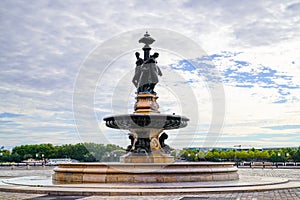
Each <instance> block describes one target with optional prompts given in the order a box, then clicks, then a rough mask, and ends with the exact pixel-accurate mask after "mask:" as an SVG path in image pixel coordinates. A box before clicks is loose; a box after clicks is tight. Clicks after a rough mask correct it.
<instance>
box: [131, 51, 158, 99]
mask: <svg viewBox="0 0 300 200" xmlns="http://www.w3.org/2000/svg"><path fill="white" fill-rule="evenodd" d="M137 53H138V52H137ZM137 53H136V56H137V62H136V64H137V66H136V69H135V75H134V77H133V80H132V82H133V84H134V85H135V87H136V88H137V93H138V94H140V93H150V94H156V93H155V92H154V87H155V85H156V84H157V83H158V76H162V73H161V70H160V68H159V67H158V66H157V65H156V63H157V61H156V59H157V58H158V56H159V54H158V53H154V54H153V55H151V56H150V58H149V59H148V60H147V61H146V62H144V61H143V63H142V61H141V58H139V53H138V55H137ZM140 63H142V65H138V64H140Z"/></svg>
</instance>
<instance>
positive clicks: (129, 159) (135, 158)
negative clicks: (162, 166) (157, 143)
mask: <svg viewBox="0 0 300 200" xmlns="http://www.w3.org/2000/svg"><path fill="white" fill-rule="evenodd" d="M120 162H121V163H173V162H174V157H173V156H170V155H168V154H164V153H162V152H152V153H149V154H148V155H145V154H143V155H141V154H136V153H128V154H126V155H124V156H122V157H121V158H120Z"/></svg>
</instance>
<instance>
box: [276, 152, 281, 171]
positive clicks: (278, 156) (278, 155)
mask: <svg viewBox="0 0 300 200" xmlns="http://www.w3.org/2000/svg"><path fill="white" fill-rule="evenodd" d="M280 156H281V154H280V153H279V152H278V153H277V162H276V168H278V161H279V158H280Z"/></svg>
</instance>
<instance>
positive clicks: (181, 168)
mask: <svg viewBox="0 0 300 200" xmlns="http://www.w3.org/2000/svg"><path fill="white" fill-rule="evenodd" d="M233 164H234V163H211V162H197V163H196V162H193V163H190V162H182V163H171V164H160V163H70V164H60V165H59V166H58V167H57V168H55V169H54V174H53V175H52V181H53V183H54V184H70V183H170V182H204V181H231V180H238V179H239V175H238V173H237V168H236V167H234V166H233Z"/></svg>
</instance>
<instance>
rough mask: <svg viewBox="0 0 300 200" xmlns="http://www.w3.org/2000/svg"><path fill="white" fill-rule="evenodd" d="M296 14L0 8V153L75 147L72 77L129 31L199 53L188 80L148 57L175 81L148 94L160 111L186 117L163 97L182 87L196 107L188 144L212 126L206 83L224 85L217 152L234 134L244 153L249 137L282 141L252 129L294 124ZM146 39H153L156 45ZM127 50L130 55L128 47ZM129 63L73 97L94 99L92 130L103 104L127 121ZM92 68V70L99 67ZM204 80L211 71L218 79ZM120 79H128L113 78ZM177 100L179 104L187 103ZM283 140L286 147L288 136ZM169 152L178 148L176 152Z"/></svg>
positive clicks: (207, 8)
mask: <svg viewBox="0 0 300 200" xmlns="http://www.w3.org/2000/svg"><path fill="white" fill-rule="evenodd" d="M299 5H300V4H299V3H297V2H292V1H291V2H281V1H278V2H263V1H251V2H250V1H249V2H238V1H224V2H222V1H214V2H212V1H201V2H199V1H176V2H172V3H168V2H160V1H147V2H141V1H118V2H110V1H101V2H99V1H93V0H90V1H76V2H73V1H36V2H32V3H30V4H28V3H27V2H25V1H1V2H0V13H1V19H0V24H1V27H0V29H1V31H0V44H1V49H0V54H1V57H0V68H1V72H0V98H1V101H0V113H2V114H0V119H1V120H2V121H1V131H2V132H1V133H0V141H1V142H6V143H7V146H14V145H17V144H23V143H39V142H47V141H51V142H52V143H54V144H58V143H64V142H65V143H68V142H80V139H79V137H78V135H77V130H76V124H75V121H74V116H73V100H72V99H73V95H74V92H73V89H74V84H75V83H76V82H77V81H78V73H79V72H80V69H81V68H80V67H81V65H82V63H83V62H84V60H85V58H87V57H88V55H89V53H90V52H92V50H93V49H94V48H95V47H97V46H98V45H99V44H101V43H102V42H104V41H107V40H108V39H109V38H111V37H112V36H116V35H118V34H119V33H121V32H126V31H129V30H133V29H137V28H140V29H141V30H146V29H148V28H166V29H169V30H173V31H176V32H179V33H182V34H183V35H185V36H187V37H188V38H191V39H193V40H194V41H195V42H196V43H198V44H199V45H201V46H202V47H203V49H204V50H205V51H206V52H207V54H208V55H209V56H208V57H206V58H205V57H193V58H194V60H193V61H192V62H199V63H201V65H202V68H199V69H196V70H193V68H190V65H188V63H187V59H188V58H181V59H179V58H178V57H174V56H171V55H169V54H167V53H165V52H163V51H162V50H158V51H159V52H160V53H162V54H161V57H160V61H159V62H160V64H161V67H162V69H163V70H165V72H166V76H165V77H167V75H168V73H169V72H170V71H172V70H174V71H176V73H178V74H179V75H180V76H181V77H183V81H181V82H179V81H178V82H173V83H172V81H174V80H170V81H169V82H168V79H167V78H165V77H162V79H161V82H160V83H159V85H158V88H157V89H158V93H159V95H160V99H159V104H160V105H161V110H162V111H163V112H176V113H181V112H182V113H184V114H185V115H188V114H189V113H188V112H189V111H185V110H184V109H183V108H184V107H185V106H188V103H189V102H184V103H182V105H181V102H178V101H177V100H178V98H179V97H180V96H179V94H177V93H174V92H172V90H171V89H170V88H171V87H173V86H174V87H175V86H176V87H181V86H183V85H187V84H188V86H189V87H190V88H191V90H192V91H193V94H195V96H196V97H198V109H199V113H200V114H199V121H194V122H191V123H190V126H191V127H193V128H195V127H198V129H197V130H199V133H197V134H196V133H192V136H191V137H192V138H193V139H192V140H193V141H194V144H201V142H203V137H202V135H205V134H206V133H207V130H208V129H209V123H210V121H211V117H212V107H211V96H210V95H211V94H210V88H211V87H212V86H214V85H209V84H208V83H207V81H212V82H219V81H223V83H224V88H225V92H226V93H225V94H226V120H225V122H226V124H225V126H224V127H223V132H224V134H223V135H222V138H223V137H224V138H223V139H224V144H228V145H231V142H230V138H228V139H226V136H228V135H233V136H235V137H236V136H238V135H239V133H240V132H242V134H243V135H244V136H245V138H243V140H241V142H243V141H245V140H247V141H250V140H251V138H252V143H253V144H255V137H256V135H257V134H272V133H273V134H276V135H280V134H281V133H282V134H287V133H291V132H292V131H293V129H282V130H278V129H276V130H272V129H270V128H269V129H267V128H262V127H276V126H282V127H289V126H290V125H294V124H299V122H300V119H299V117H298V116H299V111H298V109H297V108H298V107H299V99H298V97H299V96H300V92H299V84H298V83H299V82H300V76H299V75H298V74H299V70H300V67H299V62H298V60H299V55H298V54H299V46H300V42H299V41H300V40H299V37H300V35H299V33H300V30H299V28H300V27H299V25H298V24H299V21H300V17H299V14H298V13H299ZM175 19H176V21H175ZM141 34H143V33H141ZM150 34H151V33H150ZM154 37H155V38H157V39H160V38H159V35H158V36H155V35H154ZM137 40H138V38H137ZM159 42H162V41H159V40H158V41H157V43H155V45H156V44H157V46H159ZM176 42H178V41H175V40H174V43H176ZM162 43H163V42H162ZM119 45H126V43H124V44H119ZM133 45H134V44H133ZM155 45H153V48H154V49H155ZM136 48H140V46H139V45H138V43H137V44H136ZM182 51H187V50H185V49H182ZM201 54H202V52H201ZM132 55H133V54H132ZM130 56H131V55H130ZM130 56H129V55H128V57H126V56H125V57H126V58H124V59H119V62H116V63H115V64H116V65H115V66H113V67H115V68H112V73H113V75H114V78H111V77H109V76H107V77H105V76H104V77H103V78H102V79H101V81H99V82H98V86H97V88H83V89H85V90H82V92H83V94H85V93H84V92H86V94H87V92H91V91H92V92H95V99H94V100H95V101H94V102H92V103H93V105H94V110H93V111H92V112H94V113H96V114H95V115H96V116H97V117H98V121H101V118H102V117H103V116H105V115H106V114H109V113H111V111H112V109H111V103H112V102H114V103H115V104H118V103H120V102H123V103H120V104H118V106H116V107H115V109H116V108H118V109H116V110H117V111H118V112H121V111H122V112H123V111H127V112H129V111H130V110H131V109H132V107H133V104H134V102H133V99H134V88H133V87H132V86H128V87H120V85H118V84H119V82H118V81H117V80H123V79H124V80H123V81H127V80H129V81H130V78H129V77H131V74H130V73H132V71H130V70H132V69H133V66H134V64H133V65H132V64H127V63H134V60H133V59H134V57H130ZM177 61H179V62H177ZM211 61H212V62H213V63H211ZM124 63H126V64H124ZM169 64H173V65H169ZM129 65H130V66H129ZM97 67H99V69H100V68H101V69H102V67H103V66H102V65H99V66H97ZM211 67H212V68H211ZM95 69H97V68H95ZM129 69H130V70H129ZM212 69H213V70H212ZM214 70H216V71H218V70H219V71H220V75H221V77H220V76H218V74H216V73H214ZM99 71H100V70H99ZM99 71H97V70H95V71H91V72H90V75H88V76H85V77H84V78H85V81H87V82H88V81H90V79H91V77H93V76H92V75H93V73H94V74H95V75H96V76H99V75H98V74H97V73H99ZM128 71H129V72H128ZM125 74H126V75H128V78H124V77H123V75H125ZM128 84H130V82H129V83H128ZM87 85H88V84H87ZM116 86H118V89H117V90H115V88H116ZM125 89H128V90H129V92H128V93H126V94H125V96H123V99H122V101H120V100H119V101H117V100H118V99H117V98H116V96H113V94H112V93H113V92H112V91H114V92H119V91H122V90H125ZM120 94H122V95H123V94H124V93H120ZM122 95H121V96H122ZM180 95H183V96H184V95H185V96H184V97H182V98H188V96H187V94H180ZM114 97H115V99H114V100H113V101H112V100H111V99H112V98H114ZM83 98H84V95H83ZM218 98H219V97H218ZM219 99H220V98H219ZM124 102H125V103H124ZM128 102H129V103H128ZM79 107H80V109H81V114H82V116H86V113H84V111H85V110H84V109H85V105H80V106H79ZM88 117H95V116H87V118H86V121H87V122H88V120H89V119H90V118H88ZM99 126H103V124H102V125H101V124H100V125H99ZM102 128H103V129H104V128H105V127H102ZM188 130H189V129H186V130H182V134H188ZM264 131H266V133H265V132H264ZM88 132H89V134H90V135H91V136H95V135H97V132H95V131H93V130H89V131H88ZM93 134H94V135H93ZM106 134H107V135H106V136H107V137H109V134H113V135H114V136H116V137H115V139H114V141H115V142H121V143H122V144H126V142H128V141H127V138H126V136H124V137H122V138H121V137H120V140H118V139H117V132H113V133H112V132H111V131H110V130H106ZM174 134H176V133H174ZM251 134H252V135H253V136H252V137H251ZM194 135H197V137H196V136H195V137H194ZM248 136H249V137H248ZM177 137H178V138H177ZM246 137H248V138H246ZM284 137H285V138H286V139H290V140H291V137H289V136H288V135H284ZM89 138H92V137H89ZM170 138H172V137H170ZM222 138H220V141H222ZM92 139H93V138H92ZM176 139H179V141H180V139H183V136H182V137H181V136H180V135H178V136H177V135H176V138H175V139H174V142H176ZM277 139H278V140H277V141H274V142H273V143H270V142H266V141H265V143H264V142H262V144H261V145H264V144H265V145H276V142H277V143H279V142H280V141H281V140H279V139H280V136H278V137H277ZM99 140H100V139H99ZM274 140H276V138H275V137H274ZM291 141H292V140H291ZM187 142H188V141H187ZM298 143H299V140H293V142H289V143H288V142H286V143H285V144H286V145H292V144H293V145H295V144H298ZM176 145H180V144H178V143H177V142H176Z"/></svg>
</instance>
